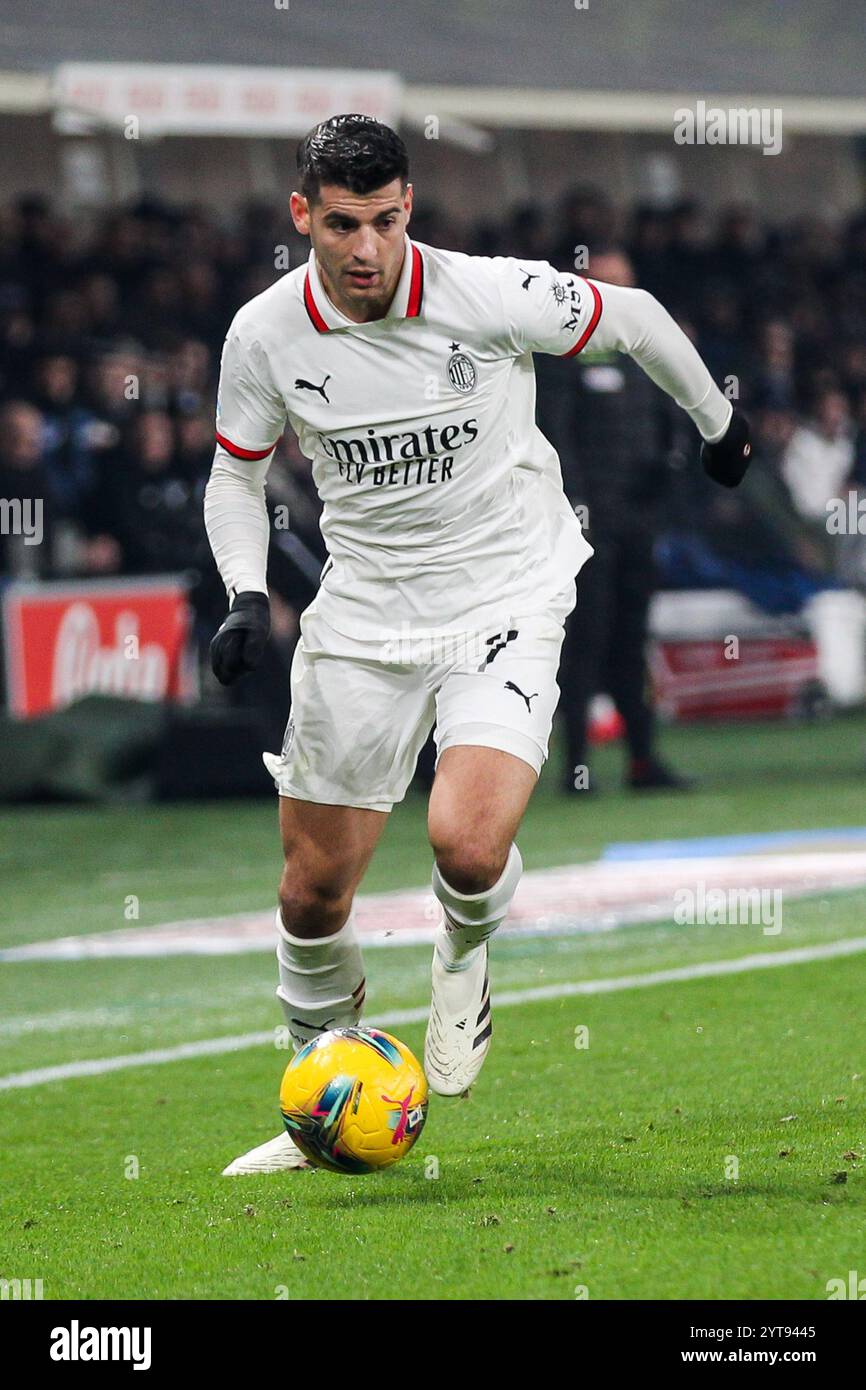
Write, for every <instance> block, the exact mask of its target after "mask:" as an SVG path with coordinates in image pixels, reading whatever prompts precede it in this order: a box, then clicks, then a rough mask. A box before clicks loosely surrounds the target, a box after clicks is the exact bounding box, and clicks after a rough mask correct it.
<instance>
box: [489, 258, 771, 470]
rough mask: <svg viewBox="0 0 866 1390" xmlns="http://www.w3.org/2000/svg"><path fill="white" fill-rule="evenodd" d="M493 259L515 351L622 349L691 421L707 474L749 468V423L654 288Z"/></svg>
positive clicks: (539, 264) (560, 352)
mask: <svg viewBox="0 0 866 1390" xmlns="http://www.w3.org/2000/svg"><path fill="white" fill-rule="evenodd" d="M492 264H493V266H494V268H495V273H496V278H497V280H498V282H499V288H500V292H501V296H502V304H503V309H504V313H505V325H506V326H505V333H506V340H507V342H508V344H509V346H510V347H511V349H512V350H513V351H515V352H526V351H531V352H547V353H553V354H555V355H557V356H560V357H573V356H576V355H577V354H578V353H580V352H583V350H584V349H585V348H591V349H592V350H593V351H596V350H598V351H603V352H611V351H615V352H625V353H627V354H628V355H629V356H630V357H632V358H634V360H635V362H637V364H638V366H640V367H642V368H643V370H644V371H645V372H646V374H647V376H649V377H650V379H651V380H652V381H654V382H655V383H656V385H657V386H660V387H661V389H662V390H663V391H666V392H667V394H668V395H669V396H672V397H673V399H674V400H675V401H676V403H677V405H679V406H681V407H682V409H683V410H685V412H686V413H687V414H688V415H689V416H690V417H691V419H692V420H693V421H694V423H695V425H696V427H697V429H698V432H699V433H700V435H701V438H702V440H703V444H702V446H701V460H702V462H703V465H704V469H705V470H706V472H707V473H708V474H709V476H710V477H711V478H713V479H714V480H715V481H716V482H718V483H722V484H723V485H724V486H725V487H736V485H737V484H738V483H739V482H740V481H741V480H742V478H743V476H744V474H745V472H746V469H747V468H748V463H749V455H750V453H751V444H750V442H749V423H748V421H747V419H746V417H745V416H744V415H743V414H742V413H741V412H740V411H738V410H735V409H734V408H733V407H732V405H731V402H730V401H729V400H728V399H727V397H726V396H724V395H722V392H721V391H720V390H719V388H718V386H716V384H715V382H714V381H713V379H712V377H711V376H710V373H709V371H708V369H707V367H706V365H705V363H704V362H703V361H702V359H701V357H700V355H699V353H698V352H697V350H696V348H695V347H694V345H693V343H692V342H691V341H690V340H689V338H688V337H687V336H686V334H685V333H684V332H683V330H682V329H681V328H680V327H679V325H678V324H677V323H675V322H674V320H673V319H672V318H671V316H670V314H669V313H668V311H667V309H665V308H664V307H663V305H661V304H660V303H659V301H658V300H657V299H655V298H654V296H653V295H651V294H649V293H648V292H647V291H646V290H638V289H627V288H625V287H623V286H620V285H608V284H602V283H600V282H598V281H595V280H588V279H585V278H584V277H583V276H581V275H577V274H572V273H569V272H564V273H563V272H559V271H557V270H555V269H554V268H553V267H552V266H551V265H549V264H548V263H547V262H546V261H534V262H532V261H518V260H513V259H511V258H510V257H501V258H496V259H495V260H494V261H493V262H492Z"/></svg>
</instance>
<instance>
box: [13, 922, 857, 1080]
mask: <svg viewBox="0 0 866 1390" xmlns="http://www.w3.org/2000/svg"><path fill="white" fill-rule="evenodd" d="M864 951H866V936H855V937H851V938H849V939H848V940H845V941H829V942H826V943H825V944H824V945H820V946H796V947H793V948H792V949H791V950H789V951H759V952H757V953H756V954H754V955H751V956H738V957H735V958H734V959H733V960H711V961H699V962H697V963H696V964H694V965H680V966H674V967H673V968H672V969H670V970H651V971H648V972H645V973H644V974H642V975H617V976H614V977H613V978H612V979H607V980H580V981H577V982H575V983H574V984H568V983H566V984H559V985H538V986H537V987H536V988H534V989H512V990H503V992H502V993H501V994H495V995H494V996H493V1002H494V1005H495V1006H496V1008H498V1009H502V1008H511V1007H513V1006H514V1005H517V1004H532V1003H536V1002H538V1001H540V1000H544V999H570V998H573V997H574V996H575V995H581V994H614V993H616V992H617V991H619V990H625V989H646V988H647V987H648V986H650V985H669V984H677V983H678V982H679V981H681V980H707V979H712V978H713V977H715V976H719V975H743V974H746V973H747V972H748V971H750V970H772V969H773V968H774V967H776V966H781V965H803V964H808V963H809V962H810V961H816V960H833V959H835V958H838V957H840V956H855V955H859V954H861V953H862V952H864ZM427 1013H428V1010H427V1008H426V1007H424V1008H416V1009H391V1010H390V1011H386V1012H385V1013H383V1014H379V1015H378V1017H377V1018H376V1019H375V1020H371V1021H373V1022H375V1023H376V1024H378V1025H379V1026H380V1027H395V1026H399V1025H400V1024H402V1023H423V1022H424V1020H425V1019H426V1017H427ZM273 1041H274V1030H273V1029H266V1030H263V1031H260V1032H257V1033H236V1034H234V1035H233V1036H228V1037H224V1038H203V1039H201V1040H200V1041H199V1042H189V1043H179V1044H178V1045H177V1046H176V1047H160V1048H153V1049H152V1050H151V1051H149V1052H129V1053H126V1054H125V1055H123V1056H120V1057H94V1058H93V1059H92V1060H91V1061H89V1062H64V1063H62V1064H61V1065H60V1066H56V1067H37V1068H35V1069H34V1070H33V1071H19V1072H13V1073H12V1074H11V1075H9V1076H2V1077H0V1091H14V1090H21V1089H26V1088H27V1087H30V1086H42V1085H45V1084H47V1083H48V1082H50V1081H69V1080H72V1079H73V1078H74V1077H79V1076H103V1075H104V1074H105V1073H106V1072H112V1071H126V1070H127V1069H128V1068H130V1067H157V1066H162V1065H163V1064H164V1063H166V1062H183V1061H186V1060H187V1059H188V1058H191V1057H214V1056H219V1055H220V1054H221V1053H226V1052H243V1051H244V1050H245V1049H246V1048H249V1047H262V1046H264V1045H265V1044H266V1043H272V1042H273Z"/></svg>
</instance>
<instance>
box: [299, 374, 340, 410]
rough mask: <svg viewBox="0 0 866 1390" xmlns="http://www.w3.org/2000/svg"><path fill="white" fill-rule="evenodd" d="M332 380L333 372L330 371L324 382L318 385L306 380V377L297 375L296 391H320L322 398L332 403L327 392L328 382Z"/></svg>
mask: <svg viewBox="0 0 866 1390" xmlns="http://www.w3.org/2000/svg"><path fill="white" fill-rule="evenodd" d="M330 380H331V373H330V372H328V375H327V376H326V377H325V380H324V381H323V382H322V384H321V386H316V385H315V384H314V383H313V382H312V381H304V378H303V377H302V376H299V377H296V378H295V390H296V391H318V393H319V395H320V396H321V397H322V400H323V401H327V402H328V405H330V404H331V402H330V400H329V399H328V397H327V395H326V394H325V387H326V386H327V384H328V382H329V381H330Z"/></svg>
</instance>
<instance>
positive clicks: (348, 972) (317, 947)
mask: <svg viewBox="0 0 866 1390" xmlns="http://www.w3.org/2000/svg"><path fill="white" fill-rule="evenodd" d="M354 917H355V909H354V906H353V907H352V910H351V912H350V913H349V916H348V917H347V919H346V921H345V923H344V924H343V926H342V927H341V928H340V930H339V931H338V932H334V933H333V935H332V936H322V937H317V938H315V939H307V938H306V937H300V936H292V934H291V932H288V931H287V930H286V928H285V926H284V925H283V919H282V916H281V914H280V909H279V908H277V917H276V924H277V963H278V965H279V969H280V983H279V985H278V986H277V998H278V999H279V1001H280V1003H281V1005H282V1007H283V1013H284V1014H285V1016H286V1023H287V1025H288V1029H289V1034H290V1035H291V1039H292V1044H293V1046H294V1048H295V1050H296V1051H297V1049H298V1048H300V1047H303V1046H304V1044H305V1043H308V1042H309V1041H310V1040H311V1039H312V1038H315V1037H317V1036H318V1035H319V1034H320V1033H323V1032H325V1031H326V1030H327V1029H329V1028H349V1027H351V1026H352V1025H353V1024H355V1023H358V1022H359V1020H360V1018H361V1009H362V1007H363V1004H364V992H365V991H364V985H365V980H364V962H363V960H362V958H361V948H360V946H359V944H358V939H357V937H356V936H355V923H354Z"/></svg>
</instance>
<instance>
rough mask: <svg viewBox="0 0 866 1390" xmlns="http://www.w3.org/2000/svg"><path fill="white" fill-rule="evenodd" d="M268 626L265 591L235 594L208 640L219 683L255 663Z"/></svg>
mask: <svg viewBox="0 0 866 1390" xmlns="http://www.w3.org/2000/svg"><path fill="white" fill-rule="evenodd" d="M270 630H271V605H270V603H269V602H268V596H267V594H258V593H255V592H253V591H252V590H250V591H248V592H247V593H244V594H238V596H237V598H236V599H235V601H234V603H233V604H232V606H231V612H230V613H229V615H228V617H227V618H226V620H225V622H224V623H223V625H222V627H221V628H220V630H219V632H218V633H217V635H216V637H214V639H213V641H212V642H211V644H210V664H211V666H212V667H213V673H214V675H215V676H216V678H217V680H218V681H219V682H220V685H231V683H232V681H236V680H237V678H238V676H242V675H244V673H245V672H247V671H252V670H253V668H254V667H255V666H258V664H259V662H260V661H261V659H262V655H263V653H264V650H265V643H266V642H267V640H268V633H269V632H270Z"/></svg>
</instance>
